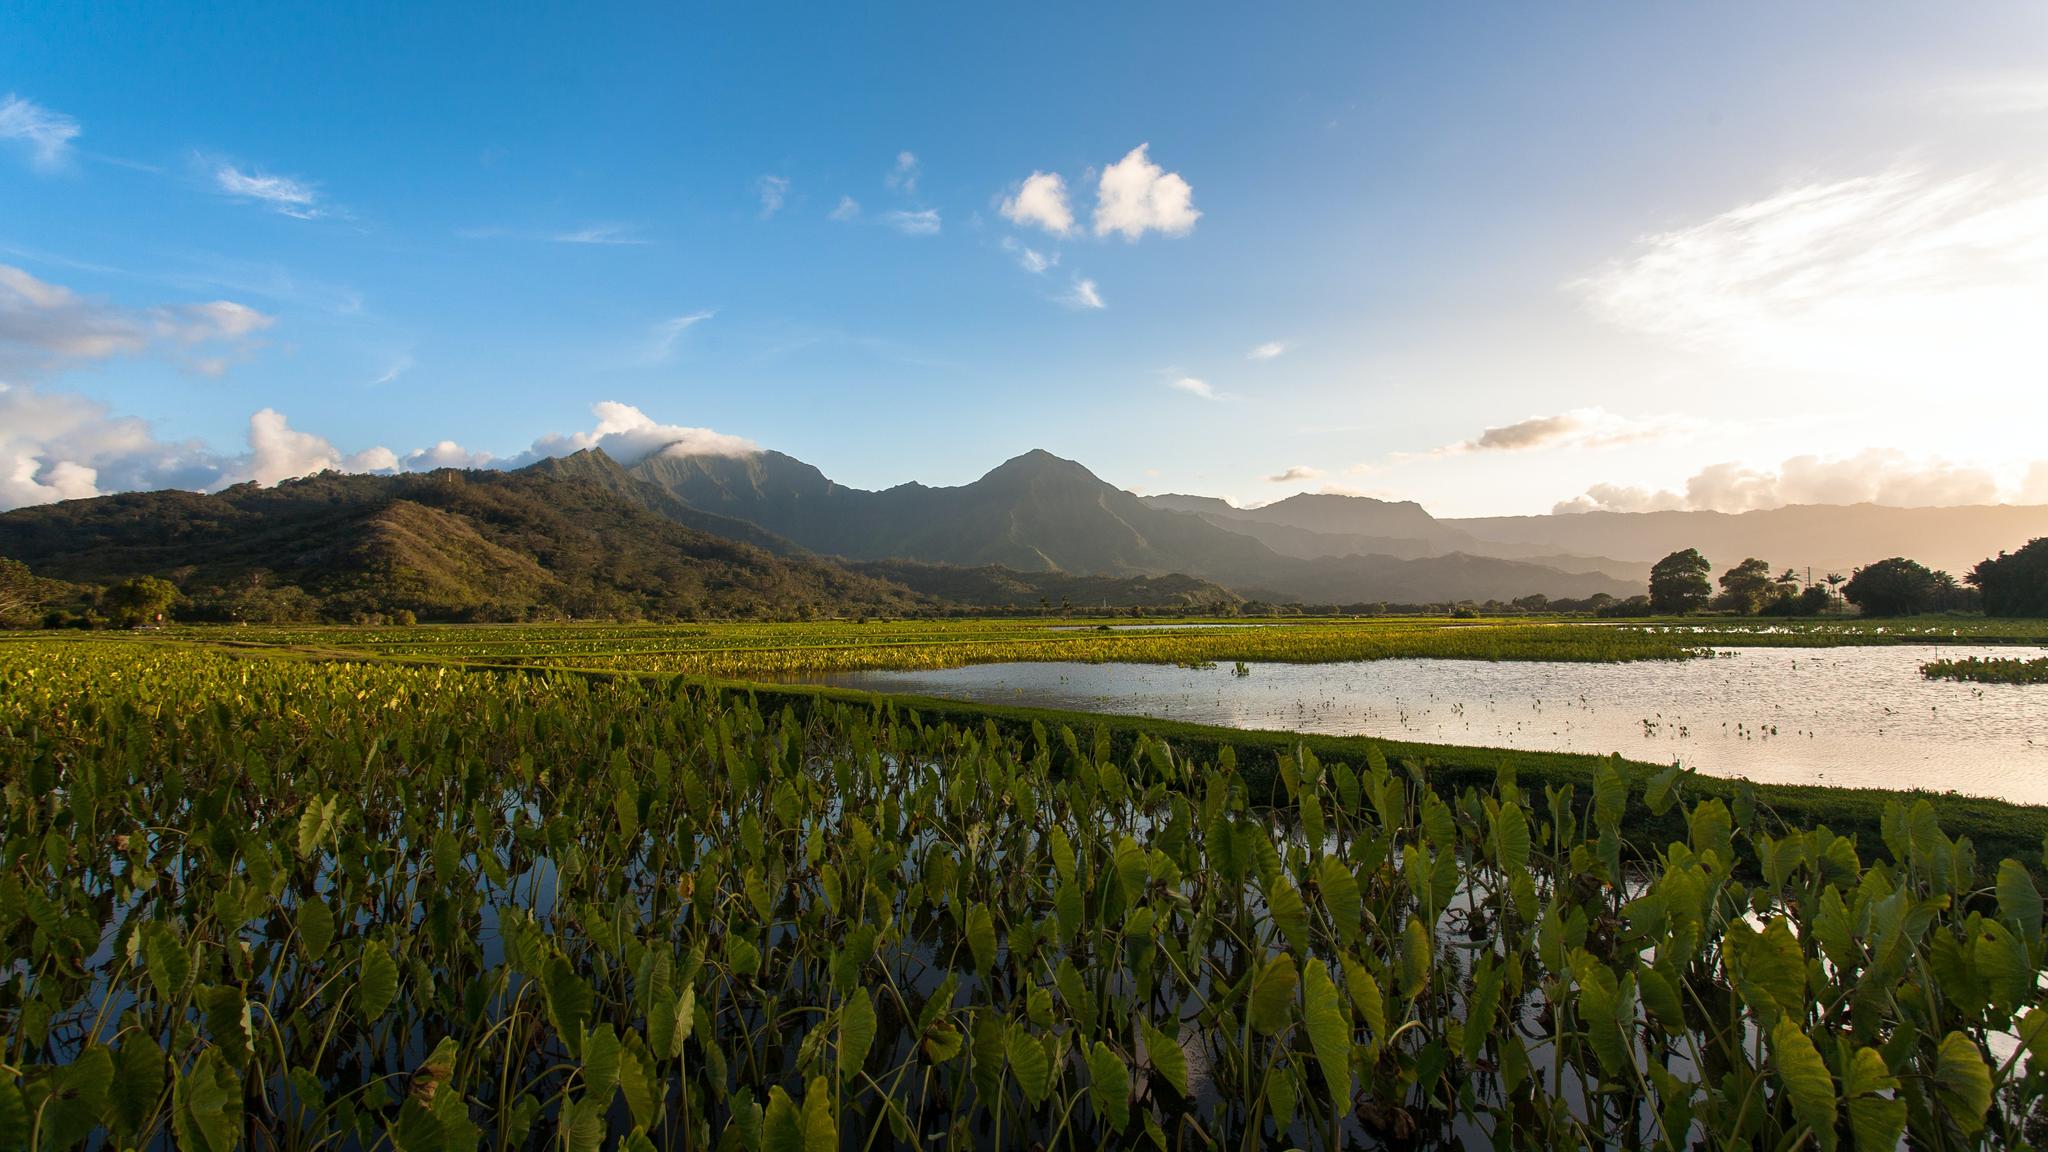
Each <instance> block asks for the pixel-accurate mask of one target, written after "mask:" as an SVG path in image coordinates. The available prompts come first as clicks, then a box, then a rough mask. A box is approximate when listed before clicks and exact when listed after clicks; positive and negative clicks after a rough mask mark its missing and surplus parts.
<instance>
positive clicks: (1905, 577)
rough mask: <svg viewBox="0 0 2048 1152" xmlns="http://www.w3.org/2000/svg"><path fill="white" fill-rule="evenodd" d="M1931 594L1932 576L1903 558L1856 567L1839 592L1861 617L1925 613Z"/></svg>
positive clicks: (1932, 596) (1932, 592)
mask: <svg viewBox="0 0 2048 1152" xmlns="http://www.w3.org/2000/svg"><path fill="white" fill-rule="evenodd" d="M1934 593H1935V580H1934V573H1932V572H1930V571H1928V570H1927V566H1926V565H1924V564H1917V563H1915V562H1913V561H1911V560H1908V559H1906V558H1905V557H1903V556H1894V557H1892V558H1891V559H1889V560H1879V561H1878V562H1877V563H1875V564H1871V565H1868V566H1867V567H1863V568H1858V569H1857V570H1856V571H1855V572H1853V573H1851V574H1850V576H1849V583H1848V585H1847V586H1846V587H1844V588H1843V589H1842V595H1843V596H1845V597H1847V598H1848V600H1849V603H1851V604H1854V605H1855V606H1856V607H1857V608H1858V609H1860V610H1861V611H1862V613H1863V614H1864V615H1865V616H1913V615H1917V614H1919V613H1921V612H1924V611H1926V610H1927V607H1928V605H1929V604H1931V603H1932V602H1933V600H1934Z"/></svg>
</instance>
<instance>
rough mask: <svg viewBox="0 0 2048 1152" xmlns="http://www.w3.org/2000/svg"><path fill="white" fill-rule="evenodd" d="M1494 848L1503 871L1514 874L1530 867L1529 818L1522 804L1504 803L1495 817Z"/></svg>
mask: <svg viewBox="0 0 2048 1152" xmlns="http://www.w3.org/2000/svg"><path fill="white" fill-rule="evenodd" d="M1493 839H1494V850H1495V852H1496V853H1498V855H1499V859H1500V867H1501V871H1503V872H1505V873H1507V874H1508V875H1510V876H1512V875H1514V874H1515V873H1517V872H1521V871H1524V870H1526V869H1527V868H1528V867H1529V818H1528V817H1527V816H1525V815H1523V813H1522V806H1521V805H1520V804H1512V803H1510V804H1504V805H1502V806H1501V809H1500V814H1499V815H1497V816H1495V817H1494V818H1493Z"/></svg>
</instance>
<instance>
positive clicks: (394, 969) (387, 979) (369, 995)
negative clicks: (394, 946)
mask: <svg viewBox="0 0 2048 1152" xmlns="http://www.w3.org/2000/svg"><path fill="white" fill-rule="evenodd" d="M397 995H398V962H397V961H395V960H393V959H392V958H391V953H389V952H387V951H385V950H384V946H383V945H382V944H379V943H376V942H375V941H372V942H370V943H367V944H365V945H363V965H362V976H361V977H360V979H359V980H358V982H357V983H356V1011H358V1012H360V1013H362V1017H363V1020H364V1021H365V1022H368V1021H371V1020H377V1019H381V1018H382V1017H383V1015H384V1012H385V1010H386V1009H388V1008H390V1007H391V1001H392V998H393V997H395V996H397Z"/></svg>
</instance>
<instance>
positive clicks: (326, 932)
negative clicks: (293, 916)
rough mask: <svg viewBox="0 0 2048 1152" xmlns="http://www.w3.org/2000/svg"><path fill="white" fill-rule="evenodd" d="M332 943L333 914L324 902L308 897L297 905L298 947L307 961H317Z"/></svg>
mask: <svg viewBox="0 0 2048 1152" xmlns="http://www.w3.org/2000/svg"><path fill="white" fill-rule="evenodd" d="M333 943H334V913H333V912H332V911H331V910H329V909H328V907H327V904H326V902H325V901H323V900H321V899H319V898H318V897H314V896H309V897H307V898H306V899H305V901H304V902H303V903H301V904H300V905H299V947H300V948H302V949H304V950H305V953H306V959H307V960H319V959H320V958H321V957H322V956H325V955H326V954H327V948H328V946H329V945H330V944H333Z"/></svg>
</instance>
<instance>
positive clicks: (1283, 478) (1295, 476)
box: [1266, 464, 1323, 484]
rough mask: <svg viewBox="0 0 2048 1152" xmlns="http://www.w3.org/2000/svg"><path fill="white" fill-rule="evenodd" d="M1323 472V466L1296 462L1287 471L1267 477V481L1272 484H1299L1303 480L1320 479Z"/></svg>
mask: <svg viewBox="0 0 2048 1152" xmlns="http://www.w3.org/2000/svg"><path fill="white" fill-rule="evenodd" d="M1322 474H1323V470H1322V469H1321V468H1315V467H1311V466H1310V465H1307V464H1296V465H1295V466H1294V467H1292V468H1289V469H1288V470H1286V471H1285V472H1281V473H1279V474H1278V475H1274V476H1268V477H1266V481H1267V483H1270V484H1298V483H1300V482H1301V481H1303V480H1315V479H1319V478H1321V476H1322Z"/></svg>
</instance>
